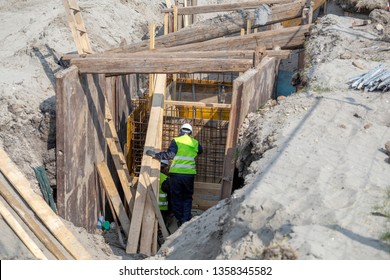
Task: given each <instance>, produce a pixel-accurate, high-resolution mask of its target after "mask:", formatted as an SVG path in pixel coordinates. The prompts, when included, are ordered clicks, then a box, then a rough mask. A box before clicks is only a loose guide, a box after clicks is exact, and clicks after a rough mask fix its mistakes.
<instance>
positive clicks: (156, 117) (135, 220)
mask: <svg viewBox="0 0 390 280" xmlns="http://www.w3.org/2000/svg"><path fill="white" fill-rule="evenodd" d="M165 82H166V75H157V84H160V83H165ZM164 88H165V86H164ZM163 106H164V94H163V93H154V94H153V99H152V107H151V111H150V117H149V124H148V131H147V134H146V139H145V147H144V152H145V151H146V150H148V149H155V148H158V149H159V148H160V147H155V144H156V138H161V137H162V135H157V131H159V123H160V122H162V119H161V110H162V108H163ZM153 162H155V164H158V165H159V164H160V163H159V161H158V160H156V159H153V158H152V157H150V156H147V155H146V154H144V156H143V157H142V162H141V170H140V176H139V179H138V184H137V192H136V196H135V203H134V209H137V211H136V212H134V214H133V217H132V220H131V224H130V230H129V237H130V238H128V240H127V246H126V253H128V254H129V253H137V251H138V244H139V241H140V232H141V225H142V220H143V217H144V210H145V202H146V197H147V187H148V186H149V185H151V184H152V185H153V183H155V182H157V183H158V179H159V178H158V177H150V176H149V175H150V174H151V172H152V163H153Z"/></svg>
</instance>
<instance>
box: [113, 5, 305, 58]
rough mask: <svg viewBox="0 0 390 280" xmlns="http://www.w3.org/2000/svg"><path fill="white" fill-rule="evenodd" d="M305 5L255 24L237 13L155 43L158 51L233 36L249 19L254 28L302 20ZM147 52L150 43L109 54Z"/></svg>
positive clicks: (274, 11) (280, 9)
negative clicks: (294, 19)
mask: <svg viewBox="0 0 390 280" xmlns="http://www.w3.org/2000/svg"><path fill="white" fill-rule="evenodd" d="M305 1H306V0H299V1H297V2H293V3H289V4H285V5H277V6H273V7H271V11H270V14H268V13H267V15H268V16H267V18H266V19H261V20H256V15H255V12H253V11H252V12H248V13H246V14H243V13H242V12H237V13H234V14H231V15H229V16H225V17H220V18H212V19H208V20H204V21H202V22H198V23H197V24H196V25H193V26H191V27H188V28H183V29H181V30H179V31H177V32H174V33H171V34H168V35H164V36H159V37H157V38H156V40H155V47H156V48H170V47H175V46H179V45H187V44H192V43H196V42H203V41H207V40H211V39H215V38H218V37H224V36H228V35H233V34H236V33H238V32H240V30H241V28H246V26H247V20H248V19H250V20H251V22H252V26H251V27H252V28H255V27H259V26H264V25H267V24H273V23H275V22H282V21H286V20H289V19H293V18H297V17H299V18H301V16H302V9H303V7H304V5H305ZM148 49H149V40H144V41H141V42H138V43H133V44H130V45H128V46H124V47H119V48H115V49H111V50H109V51H108V52H124V51H126V52H139V51H143V50H148Z"/></svg>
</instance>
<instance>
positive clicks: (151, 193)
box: [148, 186, 169, 238]
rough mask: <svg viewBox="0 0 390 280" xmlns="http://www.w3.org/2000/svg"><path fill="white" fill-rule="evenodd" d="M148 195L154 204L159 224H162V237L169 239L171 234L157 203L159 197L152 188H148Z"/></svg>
mask: <svg viewBox="0 0 390 280" xmlns="http://www.w3.org/2000/svg"><path fill="white" fill-rule="evenodd" d="M148 195H149V198H150V201H151V202H152V206H153V210H154V213H155V214H156V217H157V219H158V223H159V224H160V227H161V232H162V235H163V237H164V238H167V237H168V236H169V233H168V230H167V227H166V226H165V222H164V219H163V216H162V214H161V211H160V207H159V205H158V202H157V200H158V199H157V197H156V195H155V193H154V191H153V188H152V187H151V186H148Z"/></svg>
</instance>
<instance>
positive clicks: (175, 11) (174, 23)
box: [173, 5, 178, 32]
mask: <svg viewBox="0 0 390 280" xmlns="http://www.w3.org/2000/svg"><path fill="white" fill-rule="evenodd" d="M177 24H178V23H177V6H176V5H174V6H173V32H176V31H177Z"/></svg>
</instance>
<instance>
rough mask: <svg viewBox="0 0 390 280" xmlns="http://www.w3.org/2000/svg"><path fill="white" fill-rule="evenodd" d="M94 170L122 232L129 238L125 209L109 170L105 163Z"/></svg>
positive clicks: (128, 222)
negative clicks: (97, 174)
mask: <svg viewBox="0 0 390 280" xmlns="http://www.w3.org/2000/svg"><path fill="white" fill-rule="evenodd" d="M96 168H97V171H98V173H99V176H100V179H101V181H102V183H103V187H104V190H105V191H106V193H107V195H108V199H109V200H111V203H112V205H113V207H114V210H115V214H116V215H117V216H118V218H119V221H120V222H121V225H122V228H123V231H124V232H125V234H126V236H129V226H130V221H129V217H128V216H127V214H126V210H125V207H124V206H123V204H122V200H121V198H120V196H119V193H118V190H117V189H116V186H115V183H114V180H113V179H112V177H111V174H110V170H109V169H108V167H107V164H106V162H105V161H102V162H101V163H99V164H97V165H96Z"/></svg>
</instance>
